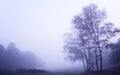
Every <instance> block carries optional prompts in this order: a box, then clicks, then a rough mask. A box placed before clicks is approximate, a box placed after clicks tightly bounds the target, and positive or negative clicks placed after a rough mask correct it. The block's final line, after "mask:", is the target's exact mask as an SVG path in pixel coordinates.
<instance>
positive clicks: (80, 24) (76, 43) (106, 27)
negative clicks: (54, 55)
mask: <svg viewBox="0 0 120 75" xmlns="http://www.w3.org/2000/svg"><path fill="white" fill-rule="evenodd" d="M106 19H107V16H106V12H105V10H98V7H97V5H95V4H90V5H88V6H86V7H84V8H83V12H82V13H81V14H79V15H77V16H75V17H74V19H73V25H74V26H73V29H74V31H73V32H72V33H67V34H66V35H65V36H66V37H65V42H66V43H65V46H64V48H65V50H66V51H67V52H68V58H70V59H71V60H74V61H76V60H82V62H83V65H84V69H85V71H93V70H95V71H102V69H103V67H102V65H103V57H102V56H103V51H104V50H105V48H106V45H108V44H109V43H110V41H109V39H111V38H112V37H114V36H115V35H116V34H117V33H118V32H119V29H118V28H115V27H114V25H113V24H112V23H111V22H106V21H105V20H106Z"/></svg>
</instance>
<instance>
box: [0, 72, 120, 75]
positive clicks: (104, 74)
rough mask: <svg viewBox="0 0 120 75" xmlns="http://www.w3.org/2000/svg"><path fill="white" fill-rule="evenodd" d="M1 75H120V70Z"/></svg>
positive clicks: (0, 73) (5, 73)
mask: <svg viewBox="0 0 120 75" xmlns="http://www.w3.org/2000/svg"><path fill="white" fill-rule="evenodd" d="M0 75H120V72H112V71H104V72H83V73H65V72H64V73H63V72H47V71H45V72H37V71H32V72H31V71H29V72H28V71H27V72H0Z"/></svg>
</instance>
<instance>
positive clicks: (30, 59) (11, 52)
mask: <svg viewBox="0 0 120 75" xmlns="http://www.w3.org/2000/svg"><path fill="white" fill-rule="evenodd" d="M38 64H40V63H38V61H37V58H36V56H35V55H34V54H33V53H31V52H21V51H20V50H19V49H18V48H16V46H15V44H14V43H10V44H9V45H8V47H7V48H5V47H4V46H3V45H0V70H17V69H35V68H36V67H38Z"/></svg>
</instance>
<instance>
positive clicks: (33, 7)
mask: <svg viewBox="0 0 120 75" xmlns="http://www.w3.org/2000/svg"><path fill="white" fill-rule="evenodd" d="M89 3H95V4H97V5H98V6H99V8H101V9H103V8H105V10H106V11H107V15H108V18H109V19H108V21H111V22H113V23H114V24H115V25H116V26H119V24H120V21H119V20H120V16H119V14H120V9H119V5H120V4H119V0H0V44H3V45H4V46H6V47H7V46H8V44H9V43H10V42H14V43H15V44H16V46H17V48H19V49H20V50H22V51H31V52H33V53H35V54H36V55H37V56H38V57H39V58H40V59H41V60H42V61H43V62H44V63H45V67H44V68H45V69H49V70H59V69H63V68H64V69H68V68H75V67H78V68H80V67H82V66H81V65H80V64H79V62H77V63H74V64H73V63H70V62H67V61H66V60H64V58H65V53H64V51H63V45H64V40H63V35H64V34H65V33H66V32H68V31H69V30H70V28H71V26H72V24H71V22H72V19H73V17H74V16H75V15H77V14H79V13H81V11H82V8H83V7H84V6H86V5H88V4H89Z"/></svg>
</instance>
